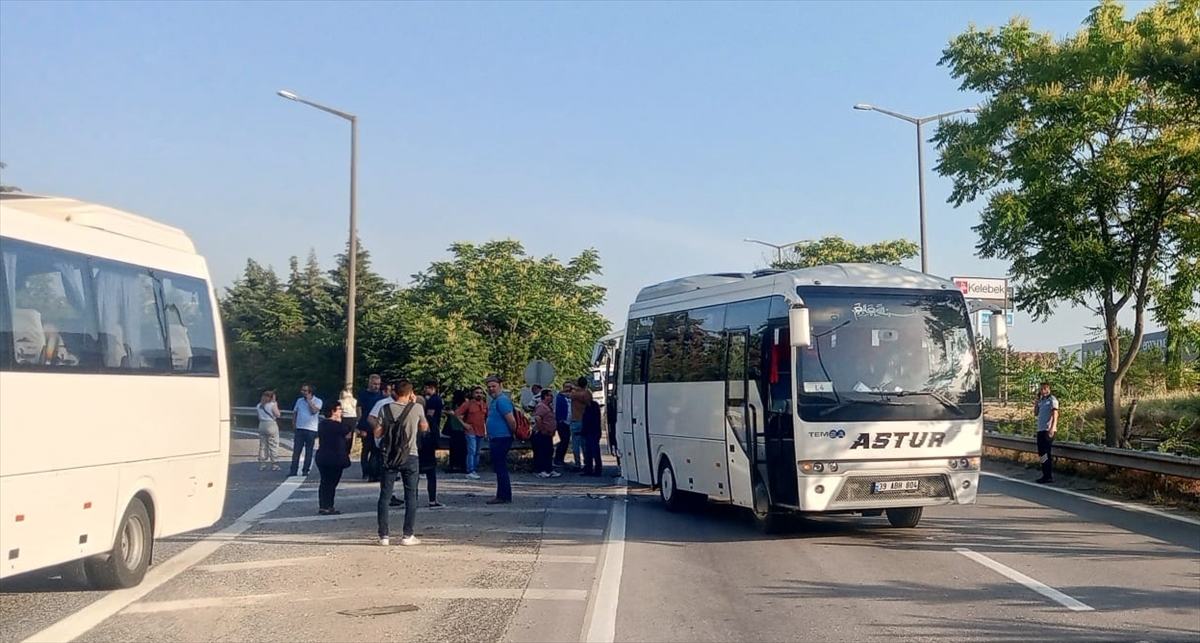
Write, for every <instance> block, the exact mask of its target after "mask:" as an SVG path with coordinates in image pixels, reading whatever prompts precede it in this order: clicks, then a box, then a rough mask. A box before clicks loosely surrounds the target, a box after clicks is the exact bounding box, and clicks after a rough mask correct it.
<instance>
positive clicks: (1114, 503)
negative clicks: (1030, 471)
mask: <svg viewBox="0 0 1200 643" xmlns="http://www.w3.org/2000/svg"><path fill="white" fill-rule="evenodd" d="M982 473H983V475H985V476H991V477H993V478H999V479H1001V480H1007V481H1008V482H1015V483H1017V484H1023V485H1025V486H1028V487H1033V488H1035V489H1044V490H1046V491H1054V492H1056V493H1065V494H1067V495H1068V496H1075V497H1076V498H1083V499H1084V500H1088V501H1090V502H1094V503H1096V504H1099V505H1108V506H1109V507H1117V508H1118V509H1127V510H1129V511H1140V512H1142V513H1147V514H1151V515H1154V516H1158V517H1159V518H1167V519H1168V520H1176V521H1178V522H1182V523H1186V524H1189V525H1196V526H1197V527H1200V520H1196V519H1195V518H1188V517H1187V516H1179V515H1176V514H1173V513H1170V512H1167V511H1162V510H1161V509H1155V508H1153V507H1147V506H1145V505H1139V504H1136V503H1132V502H1121V501H1120V500H1110V499H1108V498H1101V497H1099V496H1090V495H1088V494H1086V493H1079V492H1078V491H1072V490H1070V489H1059V488H1058V487H1052V486H1050V485H1044V484H1036V483H1033V482H1030V481H1028V480H1021V479H1019V478H1010V477H1008V476H1002V475H1000V474H998V473H988V472H987V471H984V472H982Z"/></svg>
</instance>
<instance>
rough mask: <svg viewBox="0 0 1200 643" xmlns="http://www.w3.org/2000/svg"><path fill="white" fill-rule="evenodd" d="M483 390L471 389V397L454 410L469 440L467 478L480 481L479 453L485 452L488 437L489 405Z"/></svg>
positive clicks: (478, 388)
mask: <svg viewBox="0 0 1200 643" xmlns="http://www.w3.org/2000/svg"><path fill="white" fill-rule="evenodd" d="M485 395H486V394H485V393H484V392H483V389H482V388H480V387H478V386H476V387H475V388H473V389H471V397H470V398H469V399H467V400H466V401H465V402H463V403H462V404H461V405H460V406H459V407H458V408H457V409H455V410H454V416H455V417H457V418H458V419H459V420H460V421H462V423H463V429H464V431H465V432H466V438H467V477H468V478H470V479H472V480H478V479H479V473H477V472H476V471H475V470H476V469H478V468H479V452H480V451H481V450H483V441H484V439H486V437H487V427H486V424H487V414H488V405H487V402H486V401H484V397H485Z"/></svg>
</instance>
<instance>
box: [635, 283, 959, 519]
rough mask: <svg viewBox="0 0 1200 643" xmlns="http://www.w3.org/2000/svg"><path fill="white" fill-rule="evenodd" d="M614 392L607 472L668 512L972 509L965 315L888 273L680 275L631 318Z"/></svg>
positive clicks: (771, 514)
mask: <svg viewBox="0 0 1200 643" xmlns="http://www.w3.org/2000/svg"><path fill="white" fill-rule="evenodd" d="M621 361H622V365H621V368H620V369H619V370H620V385H619V393H618V396H617V407H618V409H617V429H616V434H617V440H618V445H619V448H620V453H621V456H622V472H623V473H624V474H625V476H626V478H627V479H628V480H630V481H631V482H636V483H641V484H646V485H651V486H655V485H656V486H658V487H659V491H660V494H661V496H662V499H663V501H665V502H666V503H667V505H668V508H672V509H674V508H678V507H679V506H680V505H681V504H685V503H687V502H688V501H691V500H696V499H702V498H705V497H707V498H708V499H711V500H715V501H723V502H730V503H732V504H734V505H739V506H744V507H748V508H750V509H751V510H752V511H753V513H754V516H755V520H756V522H757V523H758V525H759V527H760V528H761V529H763V530H765V531H771V530H774V529H775V528H777V527H778V526H779V525H780V521H779V518H780V516H781V515H784V514H787V513H801V512H802V513H808V512H812V513H822V512H824V513H860V514H863V515H875V516H877V515H880V514H882V513H884V512H886V513H887V517H888V520H889V521H890V522H891V524H893V525H895V526H898V527H913V526H916V525H917V523H918V522H919V521H920V518H921V512H922V508H923V507H926V506H930V505H943V504H971V503H974V502H975V490H976V486H977V484H978V481H979V460H980V455H981V451H982V446H983V418H982V400H981V395H980V387H979V372H978V366H977V360H976V356H975V344H974V338H973V335H972V331H971V325H970V316H969V314H968V312H967V307H966V302H965V301H964V299H963V295H962V293H961V292H960V291H959V289H958V287H957V286H955V284H954V283H953V282H951V281H948V280H945V279H940V278H937V277H933V276H930V275H926V274H922V273H919V272H914V271H911V270H907V269H904V268H900V267H896V266H883V265H874V264H835V265H826V266H818V267H814V268H807V269H803V270H795V271H791V272H780V271H759V272H755V273H745V274H743V273H724V274H708V275H698V276H693V277H684V278H681V279H675V280H672V281H667V282H664V283H661V284H657V285H654V286H648V287H646V288H643V289H642V290H641V292H640V293H639V294H638V296H637V299H636V301H635V302H634V303H633V305H632V306H630V309H629V319H628V322H627V326H626V328H625V337H624V354H623V357H622V360H621Z"/></svg>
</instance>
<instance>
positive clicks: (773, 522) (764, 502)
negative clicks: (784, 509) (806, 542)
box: [752, 480, 785, 534]
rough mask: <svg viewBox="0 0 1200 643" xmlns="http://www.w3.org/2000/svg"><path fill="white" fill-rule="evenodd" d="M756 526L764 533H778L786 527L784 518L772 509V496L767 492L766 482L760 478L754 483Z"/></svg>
mask: <svg viewBox="0 0 1200 643" xmlns="http://www.w3.org/2000/svg"><path fill="white" fill-rule="evenodd" d="M752 509H753V511H754V527H755V528H756V529H758V531H760V532H762V533H764V534H778V533H780V532H781V531H783V529H784V525H783V523H784V519H785V516H782V515H780V514H778V513H776V512H774V511H771V496H770V494H769V493H768V492H767V485H766V483H765V482H763V481H761V480H759V481H758V482H755V483H754V507H753V508H752Z"/></svg>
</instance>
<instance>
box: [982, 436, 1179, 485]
mask: <svg viewBox="0 0 1200 643" xmlns="http://www.w3.org/2000/svg"><path fill="white" fill-rule="evenodd" d="M995 428H996V425H995V423H994V422H984V429H986V430H987V432H986V433H984V435H983V445H984V446H987V447H993V448H996V449H1007V450H1009V451H1020V452H1023V453H1037V439H1036V438H1031V437H1028V436H1024V435H1004V434H1002V433H996V432H995ZM1054 457H1055V458H1066V459H1067V460H1077V461H1079V462H1088V463H1091V464H1102V465H1105V466H1110V467H1120V468H1122V469H1134V470H1136V471H1147V472H1149V473H1157V474H1159V475H1166V476H1177V477H1180V478H1188V479H1190V480H1200V458H1189V457H1187V456H1181V455H1171V454H1168V453H1155V452H1153V451H1134V450H1132V449H1116V448H1113V447H1102V446H1095V445H1092V444H1079V443H1077V442H1055V443H1054Z"/></svg>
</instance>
